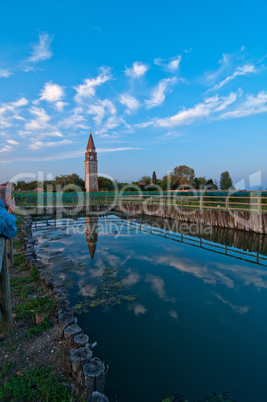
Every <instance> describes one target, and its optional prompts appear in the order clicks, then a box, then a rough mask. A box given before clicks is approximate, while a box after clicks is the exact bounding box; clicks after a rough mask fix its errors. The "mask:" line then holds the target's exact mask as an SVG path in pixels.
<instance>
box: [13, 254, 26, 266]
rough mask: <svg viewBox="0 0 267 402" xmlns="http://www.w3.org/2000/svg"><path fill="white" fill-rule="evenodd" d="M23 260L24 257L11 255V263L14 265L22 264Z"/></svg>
mask: <svg viewBox="0 0 267 402" xmlns="http://www.w3.org/2000/svg"><path fill="white" fill-rule="evenodd" d="M24 262H25V259H24V256H23V255H21V254H13V263H14V265H20V264H24Z"/></svg>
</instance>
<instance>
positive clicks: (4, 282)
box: [0, 238, 12, 331]
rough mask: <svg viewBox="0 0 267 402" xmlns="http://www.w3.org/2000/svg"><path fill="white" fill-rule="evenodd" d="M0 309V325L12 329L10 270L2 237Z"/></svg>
mask: <svg viewBox="0 0 267 402" xmlns="http://www.w3.org/2000/svg"><path fill="white" fill-rule="evenodd" d="M0 267H1V273H0V310H1V322H0V326H1V328H2V329H3V330H5V331H9V330H11V329H12V310H11V294H10V285H9V270H8V263H7V250H6V241H5V239H4V238H0Z"/></svg>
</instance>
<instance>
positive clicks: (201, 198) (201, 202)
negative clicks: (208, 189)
mask: <svg viewBox="0 0 267 402" xmlns="http://www.w3.org/2000/svg"><path fill="white" fill-rule="evenodd" d="M200 209H201V211H202V209H203V195H201V196H200Z"/></svg>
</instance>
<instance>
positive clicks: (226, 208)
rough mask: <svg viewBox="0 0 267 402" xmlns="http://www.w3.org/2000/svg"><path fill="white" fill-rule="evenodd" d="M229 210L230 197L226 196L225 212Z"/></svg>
mask: <svg viewBox="0 0 267 402" xmlns="http://www.w3.org/2000/svg"><path fill="white" fill-rule="evenodd" d="M228 209H229V204H228V196H227V195H226V196H225V210H226V211H228Z"/></svg>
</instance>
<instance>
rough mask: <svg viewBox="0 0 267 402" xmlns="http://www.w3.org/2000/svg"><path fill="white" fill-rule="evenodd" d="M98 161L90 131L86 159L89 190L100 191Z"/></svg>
mask: <svg viewBox="0 0 267 402" xmlns="http://www.w3.org/2000/svg"><path fill="white" fill-rule="evenodd" d="M97 163H98V162H97V152H96V150H95V144H94V140H93V136H92V134H91V133H90V136H89V140H88V144H87V147H86V152H85V161H84V166H85V189H86V191H87V192H91V191H98V177H97Z"/></svg>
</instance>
